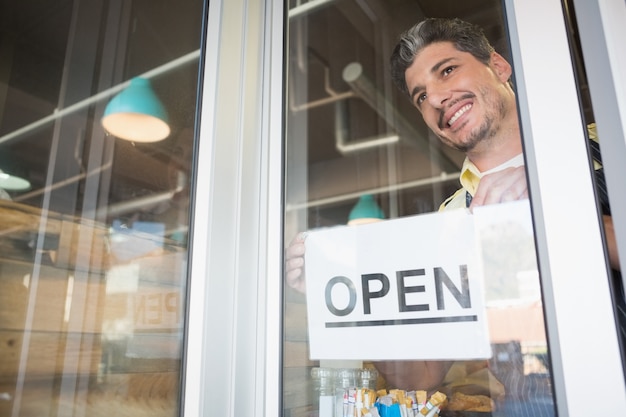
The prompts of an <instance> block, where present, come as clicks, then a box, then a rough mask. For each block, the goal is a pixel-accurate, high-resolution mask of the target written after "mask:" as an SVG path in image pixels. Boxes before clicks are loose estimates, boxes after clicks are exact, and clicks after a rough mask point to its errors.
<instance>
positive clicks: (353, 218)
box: [348, 194, 385, 226]
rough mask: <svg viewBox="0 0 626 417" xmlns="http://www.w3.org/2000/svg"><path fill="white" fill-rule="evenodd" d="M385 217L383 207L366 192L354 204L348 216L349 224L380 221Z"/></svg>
mask: <svg viewBox="0 0 626 417" xmlns="http://www.w3.org/2000/svg"><path fill="white" fill-rule="evenodd" d="M384 218H385V214H384V213H383V211H382V209H381V208H380V207H379V206H378V204H377V203H376V200H374V196H372V195H371V194H364V195H362V196H361V197H360V198H359V201H357V203H356V204H355V205H354V207H353V208H352V210H351V211H350V215H349V216H348V224H349V225H351V226H352V225H357V224H365V223H372V222H376V221H379V220H381V219H384Z"/></svg>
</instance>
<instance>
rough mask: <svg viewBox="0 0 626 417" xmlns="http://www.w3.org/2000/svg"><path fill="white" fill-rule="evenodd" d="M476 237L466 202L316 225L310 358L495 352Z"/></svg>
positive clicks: (311, 242)
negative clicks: (374, 219) (440, 209)
mask: <svg viewBox="0 0 626 417" xmlns="http://www.w3.org/2000/svg"><path fill="white" fill-rule="evenodd" d="M476 242H477V241H476V237H475V231H474V220H473V215H470V214H468V213H467V212H466V211H464V210H454V211H451V212H444V213H432V214H426V215H420V216H414V217H406V218H401V219H397V220H389V221H383V222H379V223H373V224H368V225H362V226H345V227H344V226H342V227H335V228H330V229H324V230H318V231H314V232H311V233H309V235H308V237H307V239H306V281H307V309H308V325H309V347H310V355H311V358H312V359H371V360H382V359H419V360H443V359H484V358H488V357H490V356H491V348H490V344H489V337H488V332H487V325H486V319H485V309H484V304H485V303H484V297H483V284H482V282H483V276H482V271H481V264H480V262H479V253H478V252H479V250H478V249H477V243H476Z"/></svg>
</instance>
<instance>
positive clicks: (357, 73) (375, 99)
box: [342, 62, 459, 172]
mask: <svg viewBox="0 0 626 417" xmlns="http://www.w3.org/2000/svg"><path fill="white" fill-rule="evenodd" d="M342 75H343V80H344V81H345V82H346V83H348V85H349V86H350V88H351V89H352V91H354V92H355V94H356V95H357V96H359V98H361V99H363V100H364V101H365V102H366V103H367V104H369V106H370V107H371V108H372V109H374V111H376V113H378V115H379V116H380V117H382V118H383V120H385V122H387V124H388V125H389V126H391V127H392V128H393V129H394V130H395V131H396V132H397V134H398V135H399V136H400V137H401V138H405V139H406V141H407V142H408V143H416V144H417V145H418V146H419V147H420V148H421V150H422V151H423V152H424V153H425V154H426V155H430V156H431V158H432V159H433V160H434V161H436V162H437V163H438V164H439V165H440V167H441V169H442V170H443V171H445V172H454V171H457V170H458V169H459V167H458V166H457V164H456V163H454V161H452V160H451V159H450V158H449V157H448V156H447V155H446V154H445V153H443V151H442V150H441V149H440V148H439V144H431V143H430V140H429V139H428V138H424V135H421V134H420V133H418V132H417V131H416V130H415V128H414V127H413V126H412V125H411V124H410V123H409V122H408V121H407V120H406V119H405V118H404V117H402V115H401V114H400V113H399V112H398V111H397V110H396V109H395V107H394V106H393V105H392V104H391V103H390V102H389V100H387V98H386V97H385V96H384V95H383V94H381V93H380V91H378V89H377V88H376V87H375V86H374V84H373V83H372V82H371V81H370V80H369V79H368V78H367V76H366V75H365V74H364V73H363V66H362V65H361V64H360V63H358V62H352V63H350V64H348V65H346V66H345V67H344V69H343V73H342Z"/></svg>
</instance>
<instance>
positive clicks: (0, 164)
mask: <svg viewBox="0 0 626 417" xmlns="http://www.w3.org/2000/svg"><path fill="white" fill-rule="evenodd" d="M28 177H29V176H28V171H27V170H26V167H25V164H24V162H23V161H22V160H21V159H20V158H18V157H17V155H15V154H14V153H13V152H12V151H11V150H10V149H7V148H6V147H3V148H2V149H0V189H3V190H8V191H25V190H28V189H30V187H31V184H30V182H29V181H28V180H27V178H28Z"/></svg>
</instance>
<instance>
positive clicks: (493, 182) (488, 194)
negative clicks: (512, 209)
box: [469, 166, 528, 210]
mask: <svg viewBox="0 0 626 417" xmlns="http://www.w3.org/2000/svg"><path fill="white" fill-rule="evenodd" d="M525 198H528V185H527V184H526V170H525V169H524V167H523V166H521V167H517V168H507V169H503V170H502V171H498V172H494V173H491V174H487V175H485V176H484V177H482V178H481V180H480V184H479V185H478V189H477V190H476V194H475V195H474V197H473V198H472V203H471V204H470V206H469V208H470V210H472V209H473V208H474V207H478V206H486V205H489V204H496V203H505V202H508V201H515V200H523V199H525Z"/></svg>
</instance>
